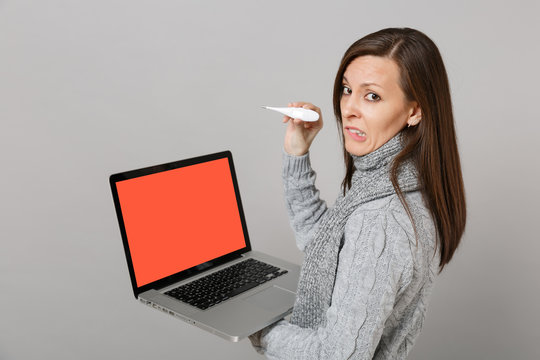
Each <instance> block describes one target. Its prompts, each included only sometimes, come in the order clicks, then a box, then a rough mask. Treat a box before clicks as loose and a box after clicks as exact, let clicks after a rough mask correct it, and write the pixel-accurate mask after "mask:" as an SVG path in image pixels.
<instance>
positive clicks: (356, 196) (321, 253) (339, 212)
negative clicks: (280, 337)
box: [290, 133, 420, 329]
mask: <svg viewBox="0 0 540 360" xmlns="http://www.w3.org/2000/svg"><path fill="white" fill-rule="evenodd" d="M402 148H403V145H402V139H401V133H398V134H397V135H396V136H394V137H393V138H392V139H390V140H389V141H388V142H387V143H386V144H384V145H383V146H381V147H380V148H378V149H377V150H375V151H373V152H372V153H369V154H367V155H364V156H353V159H354V166H355V171H354V173H353V176H352V181H351V188H350V189H349V190H348V191H347V193H346V194H345V196H343V195H342V194H341V195H340V196H338V198H337V200H336V203H335V205H334V207H333V208H331V209H329V210H328V211H327V212H326V214H325V215H324V216H323V218H322V219H321V223H320V225H319V228H318V230H317V232H316V234H315V238H314V239H313V240H312V241H311V242H310V244H309V245H308V247H307V248H306V254H305V259H304V263H303V265H302V270H301V272H300V281H299V283H298V290H297V293H296V302H295V305H294V309H293V313H292V316H291V320H290V322H291V323H292V324H295V325H298V326H300V327H303V328H311V329H316V328H317V327H318V326H324V325H325V321H326V316H325V314H326V310H327V309H328V307H329V306H330V303H331V299H332V292H333V289H334V281H335V277H336V270H337V263H338V256H339V250H340V244H341V240H342V237H343V232H344V228H345V223H346V222H347V219H348V218H349V216H350V215H351V214H352V213H353V211H354V210H355V209H356V208H358V206H359V205H361V204H364V203H367V202H369V201H372V200H375V199H379V198H382V197H385V196H388V195H391V194H394V193H395V190H394V186H393V185H392V181H391V180H390V166H391V162H392V160H393V159H394V158H395V156H396V155H397V154H398V153H399V152H400V151H401V149H402ZM398 183H399V186H400V188H401V191H402V192H404V193H405V192H408V191H414V190H418V189H419V188H420V187H419V183H418V176H417V172H416V169H415V167H414V165H413V164H412V163H411V162H405V163H404V164H403V165H401V166H400V168H399V172H398Z"/></svg>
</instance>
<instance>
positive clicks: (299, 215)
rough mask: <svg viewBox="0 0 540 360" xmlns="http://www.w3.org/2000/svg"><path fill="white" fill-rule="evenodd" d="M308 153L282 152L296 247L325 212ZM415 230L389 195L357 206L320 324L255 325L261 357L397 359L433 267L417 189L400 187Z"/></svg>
mask: <svg viewBox="0 0 540 360" xmlns="http://www.w3.org/2000/svg"><path fill="white" fill-rule="evenodd" d="M315 177H316V174H315V172H314V171H313V170H312V168H311V164H310V161H309V154H306V155H304V156H292V155H288V154H286V153H285V152H284V155H283V180H284V187H285V198H286V204H287V210H288V213H289V218H290V221H291V225H292V227H293V229H294V231H295V235H296V242H297V245H298V247H299V248H300V250H304V249H305V248H306V246H307V244H308V242H309V241H311V240H312V239H313V236H314V234H315V233H316V231H317V228H318V224H319V222H320V220H321V218H322V217H323V215H324V214H325V212H326V211H327V210H328V208H327V206H326V203H325V202H324V201H322V200H321V199H320V198H319V192H318V190H317V189H316V188H315ZM405 198H406V200H407V203H408V204H409V207H410V209H411V212H412V215H413V219H414V220H415V224H416V226H417V231H418V246H417V245H416V239H415V235H414V230H413V227H412V224H411V221H410V219H409V217H408V215H407V213H406V211H405V209H404V207H403V205H402V204H401V202H400V201H399V198H398V197H397V195H395V194H393V195H390V196H386V197H383V198H380V199H376V200H373V201H370V202H368V203H365V204H362V205H360V206H359V207H358V208H357V209H356V210H355V211H354V212H353V213H352V215H351V216H350V217H349V219H348V220H347V222H346V225H345V231H344V239H343V243H342V249H341V251H340V253H339V261H338V267H337V274H336V279H335V285H334V289H333V294H332V303H331V306H330V307H329V308H328V310H327V311H326V321H325V322H324V326H321V327H318V328H317V329H310V328H302V327H299V326H296V325H293V324H290V323H289V322H287V321H285V320H283V321H280V322H278V323H277V324H274V325H273V326H270V327H268V328H267V329H265V330H263V333H262V336H261V346H262V352H264V354H265V355H266V356H267V358H269V359H287V360H294V359H310V360H316V359H332V360H334V359H335V360H337V359H405V358H406V356H407V354H408V353H409V351H410V349H411V347H412V345H413V343H414V341H415V340H416V338H417V336H418V334H419V333H420V330H421V328H422V324H423V320H424V315H425V313H426V306H427V302H428V298H429V294H430V291H431V286H432V283H433V280H434V278H435V274H436V273H437V268H438V262H439V254H438V252H437V253H435V227H434V224H433V221H432V220H431V216H430V214H429V211H428V209H427V208H426V206H425V205H424V202H423V199H422V195H421V193H420V192H419V191H414V192H408V193H405Z"/></svg>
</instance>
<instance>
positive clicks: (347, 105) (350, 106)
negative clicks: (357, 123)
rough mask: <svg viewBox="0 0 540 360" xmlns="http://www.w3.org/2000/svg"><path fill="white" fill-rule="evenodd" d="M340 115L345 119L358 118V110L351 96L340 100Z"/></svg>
mask: <svg viewBox="0 0 540 360" xmlns="http://www.w3.org/2000/svg"><path fill="white" fill-rule="evenodd" d="M341 115H342V116H343V117H345V118H350V117H360V109H359V107H358V104H357V103H356V101H355V100H354V99H353V97H352V96H350V95H349V96H347V97H345V98H342V99H341Z"/></svg>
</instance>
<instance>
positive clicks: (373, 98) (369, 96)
mask: <svg viewBox="0 0 540 360" xmlns="http://www.w3.org/2000/svg"><path fill="white" fill-rule="evenodd" d="M366 98H367V99H368V100H369V101H379V100H381V98H380V96H379V95H377V94H375V93H369V94H367V95H366Z"/></svg>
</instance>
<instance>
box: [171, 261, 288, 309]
mask: <svg viewBox="0 0 540 360" xmlns="http://www.w3.org/2000/svg"><path fill="white" fill-rule="evenodd" d="M286 273H287V270H283V269H280V268H278V267H275V266H272V265H269V264H266V263H263V262H261V261H258V260H255V259H251V258H250V259H247V260H244V261H242V262H239V263H238V264H235V265H232V266H230V267H228V268H225V269H223V270H220V271H217V272H215V273H212V274H210V275H208V276H205V277H203V278H200V279H198V280H195V281H193V282H190V283H188V284H185V285H182V286H179V287H177V288H174V289H172V290H169V291H167V292H165V294H166V295H169V296H172V297H174V298H176V299H178V300H181V301H183V302H185V303H188V304H190V305H193V306H195V307H198V308H199V309H201V310H206V309H208V308H209V307H212V306H214V305H217V304H219V303H220V302H222V301H225V300H227V299H229V298H232V297H234V296H236V295H239V294H241V293H243V292H245V291H248V290H249V289H252V288H254V287H255V286H258V285H260V284H264V283H265V282H267V281H270V280H272V279H275V278H277V277H278V276H281V275H283V274H286Z"/></svg>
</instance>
